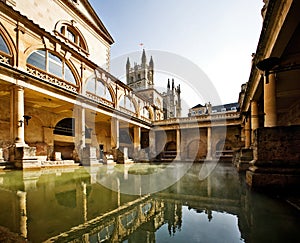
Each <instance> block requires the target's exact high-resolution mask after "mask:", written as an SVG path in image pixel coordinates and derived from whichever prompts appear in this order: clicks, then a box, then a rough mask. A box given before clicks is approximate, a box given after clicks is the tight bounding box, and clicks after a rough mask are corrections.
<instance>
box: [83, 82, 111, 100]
mask: <svg viewBox="0 0 300 243" xmlns="http://www.w3.org/2000/svg"><path fill="white" fill-rule="evenodd" d="M86 91H88V92H90V93H92V94H95V95H97V96H99V97H101V98H104V99H106V100H108V101H111V102H112V101H113V100H112V97H111V94H110V92H109V89H108V87H107V85H106V84H105V83H104V82H102V81H101V80H100V79H95V78H93V79H91V80H89V81H88V82H87V85H86Z"/></svg>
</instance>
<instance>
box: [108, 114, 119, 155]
mask: <svg viewBox="0 0 300 243" xmlns="http://www.w3.org/2000/svg"><path fill="white" fill-rule="evenodd" d="M110 126H111V148H112V149H118V148H119V133H120V131H119V127H120V123H119V120H118V119H117V118H114V117H112V118H111V125H110Z"/></svg>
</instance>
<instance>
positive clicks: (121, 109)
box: [119, 106, 137, 117]
mask: <svg viewBox="0 0 300 243" xmlns="http://www.w3.org/2000/svg"><path fill="white" fill-rule="evenodd" d="M119 110H120V111H122V112H124V113H126V114H127V115H130V116H133V117H137V115H136V113H135V112H133V111H130V110H127V109H126V108H124V107H122V106H120V107H119Z"/></svg>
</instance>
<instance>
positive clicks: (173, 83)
mask: <svg viewBox="0 0 300 243" xmlns="http://www.w3.org/2000/svg"><path fill="white" fill-rule="evenodd" d="M174 88H175V86H174V78H173V79H172V90H174Z"/></svg>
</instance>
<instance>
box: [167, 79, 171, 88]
mask: <svg viewBox="0 0 300 243" xmlns="http://www.w3.org/2000/svg"><path fill="white" fill-rule="evenodd" d="M167 88H168V89H170V79H168V85H167Z"/></svg>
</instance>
